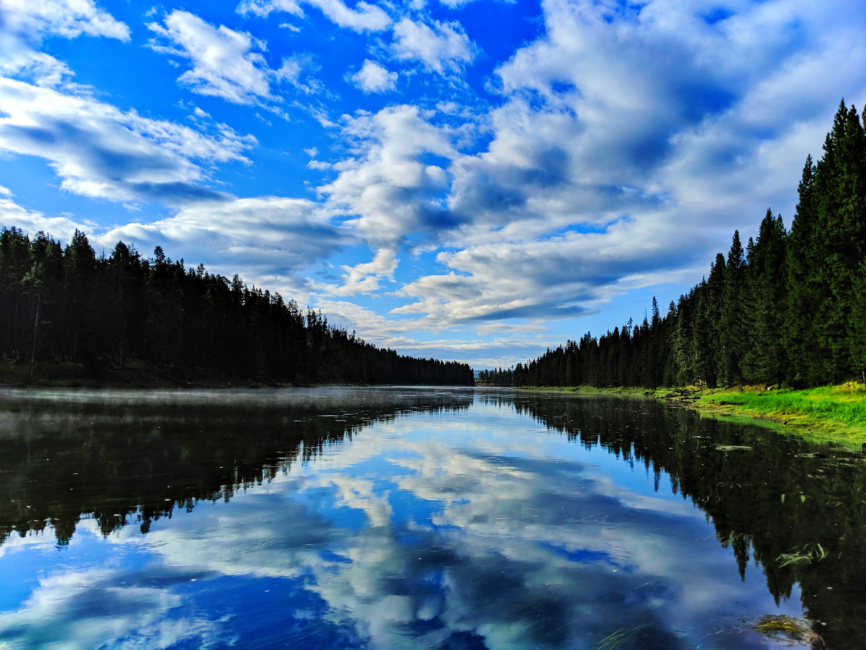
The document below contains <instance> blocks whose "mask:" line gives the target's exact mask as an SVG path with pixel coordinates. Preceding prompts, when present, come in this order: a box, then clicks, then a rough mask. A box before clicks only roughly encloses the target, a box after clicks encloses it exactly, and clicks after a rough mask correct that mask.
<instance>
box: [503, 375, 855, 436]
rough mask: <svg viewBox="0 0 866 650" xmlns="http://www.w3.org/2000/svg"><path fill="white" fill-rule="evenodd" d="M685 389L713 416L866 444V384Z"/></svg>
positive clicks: (645, 392) (667, 392)
mask: <svg viewBox="0 0 866 650" xmlns="http://www.w3.org/2000/svg"><path fill="white" fill-rule="evenodd" d="M520 390H538V391H545V392H548V391H550V392H559V393H579V394H581V395H625V396H633V397H649V398H656V399H664V398H666V397H668V398H670V397H671V394H672V393H673V392H674V390H675V389H672V388H657V389H648V388H595V387H592V386H580V387H579V388H578V387H575V386H566V387H562V386H526V387H522V388H521V389H520ZM680 392H681V393H682V392H685V393H686V394H688V395H690V397H691V398H692V399H689V400H688V401H687V405H688V406H689V407H690V408H694V409H697V410H699V411H700V412H701V413H703V414H705V415H707V416H710V417H720V418H724V419H726V420H734V421H738V422H743V423H747V422H755V421H757V422H759V423H761V424H762V425H766V426H769V427H770V428H772V429H775V430H776V431H780V432H782V433H788V434H795V435H799V436H801V437H803V438H806V439H807V440H810V441H812V442H820V443H826V442H833V443H836V444H840V445H843V446H845V447H848V448H849V449H856V450H858V451H859V450H860V448H861V446H862V445H863V444H866V387H864V385H863V384H861V383H857V382H849V383H846V384H841V385H839V386H822V387H820V388H809V389H806V390H794V389H788V388H783V389H776V390H766V389H764V388H763V387H750V386H745V387H736V388H717V389H712V390H709V389H706V388H704V389H699V388H697V387H694V386H690V387H687V388H685V389H682V390H681V391H680ZM675 397H679V396H675ZM676 401H682V400H676Z"/></svg>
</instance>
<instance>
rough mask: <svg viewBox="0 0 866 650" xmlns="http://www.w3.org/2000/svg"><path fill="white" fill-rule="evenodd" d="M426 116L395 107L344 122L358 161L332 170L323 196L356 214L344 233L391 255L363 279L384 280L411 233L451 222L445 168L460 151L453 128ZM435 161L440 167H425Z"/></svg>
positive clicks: (432, 231)
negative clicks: (453, 139)
mask: <svg viewBox="0 0 866 650" xmlns="http://www.w3.org/2000/svg"><path fill="white" fill-rule="evenodd" d="M425 117H429V115H426V116H425V115H424V114H422V112H421V111H420V110H419V109H418V108H417V107H415V106H394V107H389V108H386V109H383V110H381V111H379V112H378V113H376V114H369V113H363V112H362V113H359V114H358V115H356V116H355V117H347V118H346V120H345V123H344V126H343V129H342V133H343V136H344V137H345V138H346V139H347V140H349V141H350V142H351V143H353V144H352V146H353V149H352V153H353V154H354V155H353V157H351V158H349V159H347V160H343V161H341V162H339V163H335V164H334V165H333V169H334V170H336V171H337V172H338V175H337V178H335V179H334V180H333V181H332V182H330V183H328V184H326V185H323V186H321V187H320V188H319V192H320V193H321V194H323V195H325V196H326V197H327V200H328V206H329V209H332V210H334V211H335V212H337V213H344V214H347V215H350V219H349V220H348V221H347V222H346V224H345V227H346V228H350V229H352V230H353V231H354V232H356V233H357V234H358V236H360V237H361V238H362V239H363V240H365V241H366V242H368V243H369V244H370V246H371V247H373V248H374V249H376V250H379V249H384V250H387V251H389V252H388V253H381V254H380V257H379V258H378V259H380V260H389V261H388V262H387V263H384V262H382V263H381V264H375V263H374V266H375V270H374V269H373V267H369V268H368V269H367V271H362V272H363V273H367V272H368V271H373V272H374V273H375V274H376V275H381V274H382V273H381V271H382V269H383V268H391V265H392V261H390V260H393V258H394V256H396V253H397V251H398V250H399V249H400V247H401V246H402V244H403V239H404V237H405V236H406V235H407V234H409V233H424V232H426V233H429V234H433V235H435V233H437V232H438V229H439V228H440V226H441V223H442V221H443V220H447V219H448V215H447V213H446V211H445V210H444V209H443V207H442V206H441V201H440V199H441V196H440V195H441V194H442V192H443V191H445V190H446V189H447V187H448V182H449V181H448V177H447V174H446V172H445V169H444V168H443V167H442V166H441V165H443V164H445V163H446V162H447V161H448V160H449V159H451V158H453V157H455V156H456V155H457V152H456V151H455V149H454V148H453V146H452V145H451V142H450V133H449V132H448V130H447V129H446V128H440V127H437V126H434V125H433V124H431V123H430V122H429V121H427V119H425ZM430 155H432V156H435V157H438V158H439V159H440V163H439V164H434V163H433V161H432V160H431V161H429V162H428V161H425V160H424V158H425V156H430ZM349 281H350V283H351V286H355V287H358V286H359V282H360V281H361V279H360V277H359V276H357V274H356V275H354V276H352V275H351V274H350V279H349ZM347 286H348V285H347ZM360 286H363V285H360ZM367 286H372V284H368V285H367Z"/></svg>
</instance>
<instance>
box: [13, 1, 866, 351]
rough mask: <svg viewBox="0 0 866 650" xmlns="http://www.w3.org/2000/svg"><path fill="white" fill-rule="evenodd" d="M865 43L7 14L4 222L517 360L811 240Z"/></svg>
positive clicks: (384, 334)
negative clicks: (745, 259) (807, 216)
mask: <svg viewBox="0 0 866 650" xmlns="http://www.w3.org/2000/svg"><path fill="white" fill-rule="evenodd" d="M864 34H866V3H863V2H861V1H860V0H826V1H825V2H821V3H817V2H814V0H809V1H805V0H776V1H773V0H765V1H761V2H748V1H745V0H719V1H714V2H705V1H703V0H656V1H650V2H645V3H628V2H619V1H607V0H595V1H584V0H571V1H568V0H550V1H544V2H541V3H536V2H519V1H517V2H500V1H495V0H474V1H473V0H432V1H426V0H409V1H408V2H383V3H367V2H352V1H351V0H348V1H345V2H344V0H239V1H233V2H219V1H213V2H187V3H183V4H181V3H173V2H166V3H163V4H154V5H151V4H149V3H141V2H130V1H116V2H111V1H107V0H106V1H103V2H95V1H94V0H4V1H3V4H2V6H0V225H2V226H13V225H17V226H19V227H22V228H24V229H25V230H27V231H28V232H30V233H31V234H32V233H35V232H36V231H38V230H45V231H47V232H50V233H51V234H52V235H54V236H55V237H57V238H60V239H62V240H63V241H67V240H68V238H69V237H70V236H71V234H72V232H73V231H74V230H75V228H80V229H82V230H84V231H85V232H86V233H87V234H88V236H89V237H90V239H91V242H92V243H93V245H94V247H95V248H96V249H97V250H98V251H101V250H103V249H104V250H105V251H106V252H110V250H111V248H112V247H113V245H114V244H115V243H116V242H117V241H118V240H120V239H122V240H123V241H125V242H127V243H134V244H135V245H136V247H137V248H138V249H139V250H140V251H141V252H142V253H143V254H145V255H147V256H150V255H151V254H152V251H153V248H154V247H155V246H156V245H161V246H162V247H163V248H164V249H165V251H166V254H167V255H168V256H169V257H171V258H173V259H177V258H183V259H184V260H185V262H186V263H187V264H192V265H198V264H199V263H204V264H205V265H206V266H207V267H208V268H209V269H210V270H212V271H215V272H220V273H223V274H227V275H232V274H234V273H239V274H240V275H241V276H242V277H243V278H244V279H245V280H246V281H247V282H249V283H251V284H255V285H256V286H261V287H264V288H268V289H270V290H272V291H274V290H278V291H280V292H281V293H282V294H283V295H284V296H285V297H286V298H294V299H296V300H297V301H298V302H299V303H300V304H301V305H302V306H307V305H309V306H313V307H315V308H318V309H321V310H322V311H323V312H324V313H325V314H326V315H327V316H328V317H329V321H330V322H331V323H333V324H337V325H341V326H345V327H346V328H347V329H348V330H350V331H351V330H353V329H354V330H356V331H357V332H358V334H359V335H360V336H362V337H364V338H365V339H366V340H368V341H370V342H372V343H375V344H377V345H380V346H387V347H391V348H394V349H397V350H398V351H399V352H401V353H404V354H411V355H415V356H425V357H427V356H436V357H439V358H443V359H457V360H460V361H466V362H468V363H470V364H472V365H473V366H474V367H476V368H484V367H491V366H507V365H511V364H512V363H516V362H518V361H524V360H527V359H529V358H532V357H535V356H537V355H538V354H539V353H541V352H543V351H544V349H545V348H546V347H548V346H550V347H555V346H556V345H558V344H560V343H563V342H564V341H565V340H566V339H568V338H571V339H577V338H579V337H580V336H581V335H582V334H583V333H584V332H586V331H592V332H593V333H594V334H601V333H603V332H604V331H606V330H608V329H613V327H614V326H617V325H622V324H623V323H624V322H625V321H626V320H627V319H628V318H629V316H632V317H634V318H635V320H640V319H641V318H642V317H643V314H644V311H645V310H646V309H648V307H649V302H650V300H651V298H652V296H653V295H655V296H658V299H659V302H660V304H661V305H662V308H663V309H664V308H665V306H666V305H667V303H668V302H669V301H670V300H672V299H674V300H675V299H676V298H677V297H678V295H679V294H680V293H682V292H683V291H686V290H687V289H688V288H689V287H690V286H692V285H694V284H695V283H696V282H698V281H699V280H700V278H701V276H702V275H704V274H706V272H707V270H708V267H709V263H710V261H711V260H712V258H713V256H714V255H715V253H716V252H718V251H727V249H728V247H729V246H730V238H731V236H732V234H733V231H734V229H735V228H738V229H740V231H741V234H743V236H744V237H745V238H747V237H748V236H750V235H753V234H755V232H756V230H757V225H758V223H759V222H760V220H761V218H762V217H763V216H764V213H765V212H766V210H767V208H768V207H772V209H773V210H774V211H775V212H779V213H781V214H782V215H783V217H784V218H785V220H786V223H788V224H790V218H791V215H792V213H793V208H794V205H795V203H796V187H797V182H798V180H799V176H800V171H801V169H802V166H803V162H804V160H805V157H806V154H808V153H812V154H813V156H816V157H817V156H819V155H820V153H821V145H822V143H823V140H824V135H825V133H826V132H827V130H828V129H829V127H830V124H831V121H832V117H833V114H834V112H835V110H836V108H837V107H838V104H839V101H840V99H841V98H843V97H844V98H845V100H846V102H847V103H849V104H851V103H854V104H855V105H856V106H857V107H858V108H862V107H863V104H864V102H866V38H864Z"/></svg>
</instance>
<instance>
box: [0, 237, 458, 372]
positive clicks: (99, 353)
mask: <svg viewBox="0 0 866 650" xmlns="http://www.w3.org/2000/svg"><path fill="white" fill-rule="evenodd" d="M58 362H72V363H77V364H83V365H84V366H86V367H87V368H89V369H91V370H92V371H94V372H96V373H99V372H101V371H104V370H106V369H108V368H126V367H130V366H133V367H140V368H146V369H150V370H154V371H159V372H162V373H165V374H168V375H169V376H173V377H182V376H196V377H201V376H204V377H209V378H214V379H218V380H220V381H233V380H234V381H245V380H251V379H252V380H263V381H267V382H279V383H302V384H309V383H325V382H338V383H358V384H437V385H444V384H459V385H472V383H473V381H474V376H473V371H472V369H471V368H470V367H469V366H468V365H466V364H462V363H457V362H444V361H440V360H436V359H417V358H413V357H407V356H401V355H398V354H397V353H396V352H395V351H393V350H390V349H380V348H377V347H375V346H373V345H371V344H369V343H366V342H365V341H364V340H362V339H361V338H359V337H357V336H356V335H355V333H354V332H352V333H351V334H350V333H348V332H347V331H346V330H345V329H344V328H339V327H334V326H332V325H330V324H329V323H328V319H327V317H325V316H323V315H322V314H321V312H316V311H314V310H313V309H307V310H306V311H303V310H302V309H301V308H299V307H298V304H297V303H296V302H295V301H294V300H288V301H286V300H285V299H284V298H283V297H282V296H281V295H280V294H279V293H276V292H275V293H271V292H269V291H267V290H265V291H263V290H262V289H260V288H256V287H255V286H253V287H248V286H247V285H246V284H245V283H244V281H243V280H242V279H241V278H240V276H238V275H235V276H234V277H233V278H232V279H231V280H229V279H228V278H226V277H224V276H222V275H219V274H212V273H209V272H208V271H207V270H206V269H205V267H204V266H203V265H199V266H198V267H197V268H195V269H193V268H187V267H186V266H185V265H184V261H183V259H181V260H179V261H172V260H171V259H169V258H167V257H166V256H165V253H164V252H163V250H162V248H161V247H159V246H157V247H156V249H155V251H154V255H153V257H152V258H150V259H147V258H144V257H143V256H142V255H141V254H140V253H139V252H138V251H136V249H135V247H134V246H130V245H127V244H125V243H123V242H118V243H117V245H116V246H115V247H114V249H113V250H112V251H111V254H110V255H109V256H107V257H106V256H105V254H102V255H101V256H97V255H96V253H95V252H94V250H93V248H92V247H91V246H90V243H89V241H88V239H87V237H86V236H85V234H84V233H82V232H80V231H76V232H75V235H74V236H73V237H72V240H71V241H70V242H69V244H68V245H67V246H66V247H65V248H64V247H63V246H62V245H61V243H60V242H58V241H56V240H55V239H53V238H52V237H51V236H50V235H47V234H45V233H43V232H39V233H37V234H36V236H35V237H34V238H33V239H32V240H31V239H30V238H29V236H28V235H27V234H25V233H24V232H23V231H22V230H20V229H18V228H16V227H11V228H3V230H2V231H0V366H2V365H19V366H27V365H29V366H30V370H31V374H32V369H33V367H34V366H35V367H37V368H38V367H39V366H40V364H52V363H58Z"/></svg>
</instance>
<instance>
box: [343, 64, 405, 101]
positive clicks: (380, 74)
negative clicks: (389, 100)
mask: <svg viewBox="0 0 866 650" xmlns="http://www.w3.org/2000/svg"><path fill="white" fill-rule="evenodd" d="M397 76H398V75H397V73H396V72H390V71H389V70H388V69H387V68H384V67H382V66H381V65H379V64H378V63H376V62H375V61H370V60H369V59H366V60H365V61H364V65H362V66H361V69H360V70H358V72H356V73H355V74H353V75H352V76H351V77H350V79H351V81H352V83H354V84H355V85H356V86H357V87H358V88H360V89H361V90H363V91H364V92H365V93H384V92H387V91H389V90H394V89H395V88H396V87H397Z"/></svg>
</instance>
